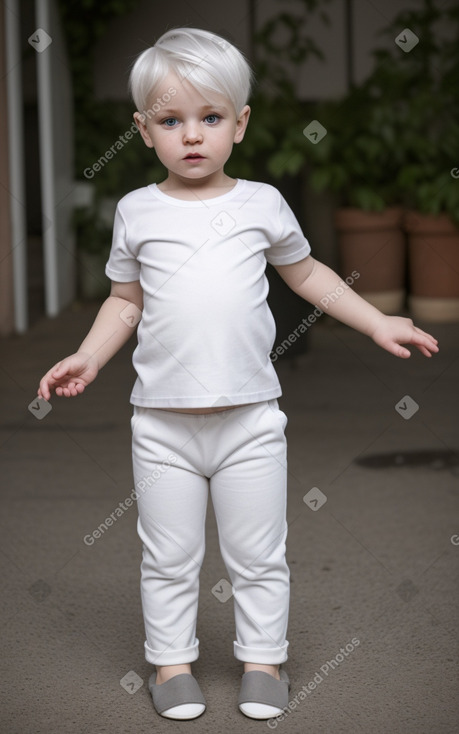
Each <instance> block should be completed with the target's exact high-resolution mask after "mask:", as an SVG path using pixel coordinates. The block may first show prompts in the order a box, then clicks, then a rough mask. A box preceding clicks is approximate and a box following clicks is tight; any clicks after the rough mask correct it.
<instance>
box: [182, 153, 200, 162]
mask: <svg viewBox="0 0 459 734" xmlns="http://www.w3.org/2000/svg"><path fill="white" fill-rule="evenodd" d="M183 160H184V161H202V160H204V156H202V155H201V154H200V153H188V155H186V156H185V158H184V159H183Z"/></svg>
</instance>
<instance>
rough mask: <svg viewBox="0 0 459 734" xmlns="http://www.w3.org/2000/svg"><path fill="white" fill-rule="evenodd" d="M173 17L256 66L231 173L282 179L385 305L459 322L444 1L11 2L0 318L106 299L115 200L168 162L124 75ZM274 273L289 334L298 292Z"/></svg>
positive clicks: (450, 59) (450, 71)
mask: <svg viewBox="0 0 459 734" xmlns="http://www.w3.org/2000/svg"><path fill="white" fill-rule="evenodd" d="M180 25H188V26H196V27H202V28H205V29H208V30H211V31H213V32H215V33H218V34H220V35H222V36H223V37H224V38H226V39H228V40H230V41H232V42H234V43H235V44H237V46H238V47H239V48H240V49H241V50H242V51H243V52H244V53H245V54H246V56H247V58H248V59H249V60H250V63H251V64H252V66H253V68H254V71H255V74H256V79H257V83H256V87H255V90H254V94H253V97H252V100H251V106H252V110H253V112H252V117H251V121H250V125H249V129H248V133H247V135H246V138H245V140H244V142H243V144H242V145H240V146H236V147H235V149H234V153H233V156H232V158H231V160H230V162H229V163H228V165H227V172H228V173H229V175H232V176H238V177H240V178H249V179H255V180H261V181H268V182H270V183H273V184H274V185H276V186H278V188H280V190H281V191H282V193H283V194H284V195H285V196H286V197H287V199H288V201H289V203H290V205H291V206H292V208H293V209H294V211H295V213H296V215H297V217H298V219H299V220H300V222H301V224H302V226H303V228H304V231H305V233H306V236H307V237H308V238H309V239H310V241H311V244H312V248H313V254H315V255H316V257H318V259H321V260H323V261H324V262H326V263H327V264H329V265H330V266H332V267H334V268H335V269H338V270H339V272H340V274H341V275H342V277H343V278H345V277H347V276H349V275H350V273H352V271H353V270H357V271H358V273H359V276H360V277H359V278H358V280H355V282H354V286H353V287H354V288H355V289H356V290H357V291H359V292H360V293H361V294H362V295H363V296H364V297H365V298H368V300H370V301H372V302H373V303H375V305H377V306H378V307H379V308H381V309H382V310H383V311H385V312H386V313H403V312H408V313H411V315H412V316H413V317H414V318H418V319H419V318H420V319H426V320H429V321H457V320H459V239H458V232H459V230H458V228H457V223H458V222H459V132H458V122H457V121H458V120H459V109H458V108H459V101H458V99H459V98H458V94H457V89H458V88H459V7H458V5H457V2H454V1H453V0H436V1H433V0H412V1H411V2H403V3H400V2H399V1H398V0H372V2H369V1H368V0H282V1H281V0H264V1H263V2H257V1H256V0H233V2H231V3H215V2H210V0H193V2H189V1H188V0H177V1H176V2H174V3H172V4H168V3H160V2H152V1H151V0H106V1H105V2H98V1H97V0H82V1H81V2H71V1H69V0H35V2H34V1H33V0H6V1H4V2H3V3H2V13H1V18H0V39H1V41H2V43H1V47H2V49H3V51H2V55H1V61H0V63H1V65H2V68H1V74H0V76H1V84H0V111H1V118H0V119H1V129H0V133H1V134H0V180H1V182H2V189H1V194H0V196H1V202H0V203H1V211H2V217H1V237H0V248H1V251H0V258H1V262H2V271H1V281H0V294H1V295H0V299H1V301H0V306H1V316H0V333H1V334H3V335H7V334H12V333H23V332H25V331H26V330H27V329H28V328H30V325H31V324H33V323H34V322H36V321H37V320H39V319H40V318H42V317H53V316H56V315H57V314H58V313H59V312H60V311H61V310H62V309H63V308H64V307H66V306H68V305H69V304H71V303H73V302H75V300H77V301H79V302H85V301H91V300H92V301H97V300H101V299H103V298H104V297H105V296H106V295H107V292H108V288H109V283H108V281H107V279H106V277H105V275H104V265H105V262H106V260H107V257H108V251H109V248H110V243H111V228H112V222H113V214H114V209H115V205H116V202H117V200H118V199H119V198H121V196H123V195H124V194H125V193H126V192H128V191H130V190H132V189H134V188H137V187H140V186H143V185H145V184H146V183H150V182H152V181H160V180H162V178H163V177H164V171H163V170H162V167H161V165H160V164H159V163H158V161H157V160H156V158H155V155H154V153H153V152H151V151H149V150H147V149H146V148H145V147H144V145H143V143H142V141H141V139H140V136H139V135H137V134H136V133H135V128H133V127H132V114H133V112H134V106H133V104H132V102H131V101H130V99H129V97H128V92H127V81H128V75H129V71H130V68H131V66H132V64H133V62H134V60H135V58H136V56H137V55H138V54H139V53H140V52H142V51H143V50H144V49H145V48H147V47H148V46H150V45H152V44H153V43H154V42H155V40H156V39H157V38H158V37H159V36H160V35H161V34H162V33H163V32H164V31H165V30H167V29H168V28H171V27H174V26H180ZM132 130H134V132H132ZM125 133H127V138H126V137H123V136H124V134H125ZM268 276H269V279H270V283H271V292H270V301H271V306H272V309H273V311H274V315H275V318H276V321H277V324H278V333H280V334H281V335H282V334H283V335H284V336H285V334H286V333H288V331H289V330H290V329H291V325H292V324H297V323H298V315H299V310H301V309H302V312H304V304H302V306H301V307H300V305H299V303H298V300H297V298H296V296H295V295H294V294H292V293H291V292H290V291H288V289H287V288H285V287H284V285H283V282H279V279H278V278H277V274H276V273H275V271H274V270H273V269H272V268H270V267H268ZM305 342H306V338H305V339H303V340H302V342H301V343H298V344H295V345H294V347H293V350H292V353H295V352H297V351H301V350H302V349H303V348H304V343H305Z"/></svg>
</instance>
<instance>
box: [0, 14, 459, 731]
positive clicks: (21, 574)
mask: <svg viewBox="0 0 459 734" xmlns="http://www.w3.org/2000/svg"><path fill="white" fill-rule="evenodd" d="M182 25H188V26H190V27H191V26H197V27H201V28H205V29H208V30H210V31H212V32H214V33H216V34H220V35H222V36H223V37H224V38H226V39H228V40H229V41H233V42H234V43H236V44H237V45H238V46H239V48H240V49H241V50H242V51H243V52H244V53H245V54H246V55H247V58H248V59H249V60H250V63H251V64H252V66H253V69H254V71H255V74H256V80H257V81H256V86H255V89H254V93H253V96H252V99H251V102H250V104H251V106H252V115H251V119H250V123H249V127H248V131H247V134H246V137H245V139H244V141H243V143H242V144H241V145H239V146H235V148H234V152H233V155H232V157H231V159H230V161H229V162H228V164H227V167H226V170H227V173H228V174H229V175H231V176H234V177H240V178H248V179H254V180H258V181H266V182H269V183H272V184H274V185H275V186H277V187H278V188H279V189H280V190H281V192H282V193H283V195H284V196H285V197H286V199H287V200H288V202H289V204H290V205H291V207H292V208H293V210H294V211H295V213H296V215H297V217H298V219H299V221H300V223H301V225H302V227H303V229H304V232H305V234H306V236H307V237H308V239H309V240H310V242H311V246H312V253H313V255H315V256H316V257H317V258H318V259H319V260H322V261H323V262H325V263H327V264H329V265H331V266H332V267H333V268H335V269H336V270H337V271H338V272H339V273H340V275H341V276H342V277H343V278H348V279H349V278H351V279H352V280H353V287H354V288H355V289H356V290H358V291H359V292H360V293H361V295H362V296H363V297H364V298H366V299H368V300H369V301H370V302H373V303H375V304H376V305H377V306H378V307H379V308H380V309H382V310H383V311H384V312H386V313H392V314H401V315H408V316H411V317H412V318H413V319H414V320H415V322H416V323H417V324H418V325H419V326H421V327H422V328H424V329H425V330H427V331H429V332H430V333H432V334H433V335H434V336H435V337H437V338H438V339H439V342H440V352H439V353H438V354H437V355H435V356H434V357H433V358H432V359H430V360H429V359H426V358H425V357H423V356H422V355H421V354H419V352H417V351H416V350H412V351H413V354H412V356H411V358H410V359H407V360H400V359H396V358H395V357H393V356H392V355H390V354H388V353H387V352H385V351H383V350H381V349H379V348H378V347H377V346H376V345H375V344H374V343H373V342H372V341H371V340H370V339H368V338H367V337H366V336H364V335H362V334H360V333H358V332H356V331H353V330H352V329H350V328H348V327H346V326H344V325H342V324H340V323H339V322H337V321H334V320H333V319H330V318H329V317H328V316H326V315H325V314H324V315H323V316H320V317H318V316H317V312H316V314H315V315H313V317H312V320H311V321H306V319H305V317H307V316H309V315H310V314H311V311H312V310H313V307H312V306H310V305H309V304H307V303H306V302H304V301H301V299H298V298H297V297H296V296H295V294H293V292H292V291H290V290H289V289H288V288H287V287H286V286H285V284H284V283H283V281H281V280H280V278H279V277H278V276H277V273H276V271H275V270H274V269H273V268H271V267H270V266H268V268H267V276H268V278H269V282H270V292H269V302H270V305H271V308H272V311H273V314H274V317H275V320H276V324H277V342H276V344H275V347H274V348H275V350H276V352H275V359H273V361H275V369H276V371H277V373H278V375H279V380H280V383H281V385H282V396H281V398H280V407H281V409H282V410H284V411H285V413H286V415H287V416H288V425H287V429H286V434H287V441H288V446H289V464H288V518H287V519H288V525H289V534H288V542H287V559H288V563H289V567H290V569H291V580H292V586H291V591H292V593H291V613H290V621H289V641H290V647H289V659H288V662H287V670H288V674H289V676H290V679H291V681H292V690H291V695H292V696H295V695H296V694H297V692H298V691H301V690H302V688H304V686H307V685H308V684H309V683H310V682H311V681H314V680H315V681H317V680H318V678H317V674H318V672H319V671H322V672H323V670H324V668H325V670H327V671H328V669H329V668H331V667H333V666H330V665H329V662H328V661H334V660H336V659H338V657H337V656H338V651H339V650H340V649H344V648H346V645H349V642H350V641H351V640H354V639H357V640H358V641H359V644H358V645H355V643H353V644H352V645H351V647H355V650H353V652H352V653H351V654H350V655H349V656H348V657H346V659H345V660H343V661H342V663H340V664H339V667H337V668H336V665H335V668H334V669H330V674H329V675H328V674H327V675H324V676H322V677H323V680H322V681H321V682H320V686H318V690H314V691H313V692H312V691H311V693H310V695H309V694H308V697H307V700H305V701H299V702H298V705H297V706H296V709H295V710H292V712H291V714H289V715H288V717H287V718H286V720H284V721H283V722H282V723H280V726H283V727H284V729H285V732H288V734H290V733H291V734H303V732H305V731H308V732H312V733H313V734H322V733H323V734H355V733H356V732H362V734H387V733H388V732H394V733H395V734H399V733H400V734H414V733H416V734H432V732H435V734H451V732H456V731H458V730H459V711H458V697H457V690H458V687H457V683H458V681H457V659H456V658H457V656H455V655H454V654H453V652H452V651H453V650H454V649H457V629H458V625H457V609H458V588H459V587H458V573H457V568H458V566H457V563H458V553H459V550H458V549H459V526H458V520H457V518H458V488H459V484H458V477H459V453H458V449H457V447H458V443H459V440H458V439H459V435H458V419H457V416H458V414H459V391H458V387H457V386H458V365H459V338H458V334H459V329H458V324H459V229H458V222H459V126H458V121H459V94H458V90H459V4H458V2H457V0H410V1H408V0H407V1H406V2H400V0H258V1H256V0H231V2H215V1H213V2H211V1H210V0H174V2H170V3H168V2H163V1H159V0H105V1H102V2H100V1H99V0H78V1H76V0H75V1H74V0H35V1H34V0H3V2H1V7H0V184H1V185H0V335H1V339H0V354H1V358H0V373H1V375H2V383H1V386H0V399H1V405H2V420H1V421H0V494H1V506H2V515H1V518H0V538H1V543H0V572H1V578H2V596H1V605H0V617H1V626H2V630H3V631H4V634H3V636H2V637H3V639H2V654H1V655H0V675H1V679H2V682H3V684H4V689H5V690H4V691H3V693H4V695H3V699H2V706H1V709H0V732H1V734H3V732H8V734H24V732H32V731H33V732H34V734H42V733H43V734H54V733H55V732H56V734H61V733H62V732H65V733H67V732H68V733H69V734H82V733H83V732H84V733H85V734H86V733H88V734H89V732H91V734H92V732H106V731H107V732H111V734H118V733H119V734H126V732H130V731H135V732H136V733H137V734H150V732H151V731H153V730H154V731H155V732H157V734H161V733H162V732H165V733H166V732H167V733H169V732H171V731H172V729H171V726H174V729H173V730H174V732H175V731H178V730H179V729H180V726H181V725H180V723H177V724H176V725H175V723H174V724H171V722H170V721H167V720H165V719H161V717H159V716H157V715H156V714H155V712H154V710H153V708H152V702H151V697H150V694H149V692H148V686H147V682H148V677H149V675H150V673H151V666H150V665H149V664H148V663H147V662H146V661H145V660H144V650H143V644H144V628H143V620H142V614H141V604H140V595H139V575H140V571H139V565H140V558H141V544H140V543H139V539H138V536H137V533H136V522H137V512H136V509H135V508H132V509H129V510H126V511H123V513H122V517H118V516H117V515H115V517H117V520H116V522H115V523H113V522H112V521H111V519H110V518H113V516H114V511H115V509H119V506H120V505H121V503H122V502H124V500H125V499H126V498H127V497H129V495H130V493H131V491H132V488H133V479H132V470H131V454H130V442H131V431H130V423H129V421H130V417H131V414H132V405H130V403H129V396H130V392H131V389H132V385H133V382H134V379H135V374H134V370H133V368H132V363H131V359H132V349H133V341H132V340H131V342H128V343H127V344H126V346H125V347H123V349H121V350H120V352H119V353H118V354H117V355H116V356H115V357H114V358H113V359H112V360H111V361H110V363H109V364H108V365H106V367H104V370H103V371H102V374H101V375H100V376H99V379H98V380H97V384H94V386H93V385H91V387H90V388H89V389H88V390H85V392H84V394H83V395H81V396H79V397H78V399H77V400H66V399H64V398H62V399H60V398H56V399H55V398H54V396H53V398H52V400H51V401H50V402H48V403H46V401H38V400H37V398H36V391H37V388H38V384H39V380H40V378H41V376H42V375H43V374H44V373H45V372H46V371H47V370H48V369H49V368H50V367H51V366H52V365H53V364H55V362H56V361H57V360H59V359H61V358H62V357H63V356H64V355H67V354H71V353H72V352H74V351H75V350H76V349H77V347H78V345H79V344H80V343H81V341H82V340H83V338H84V336H85V335H86V333H87V331H88V330H89V328H90V326H91V324H92V322H93V320H94V317H95V315H96V313H97V310H98V308H99V307H100V304H101V302H102V300H103V299H104V298H105V296H106V295H107V293H108V289H109V281H108V279H107V278H106V277H105V274H104V267H105V263H106V260H107V257H108V252H109V248H110V244H111V236H112V224H113V215H114V210H115V205H116V202H117V201H118V200H119V199H120V198H121V197H122V196H123V195H124V194H125V193H126V192H128V191H130V190H132V189H134V188H136V187H141V186H144V185H146V184H147V183H151V182H159V181H161V180H162V179H163V178H164V176H165V172H164V170H162V167H161V166H160V165H159V164H158V162H157V160H156V158H155V154H154V152H152V151H151V150H149V149H147V148H146V147H145V146H144V144H143V142H142V140H141V139H140V136H139V135H138V133H137V132H136V128H135V127H133V119H132V115H133V112H134V106H133V104H132V102H131V101H130V99H129V98H128V93H127V81H128V76H129V71H130V68H131V66H132V64H133V62H134V60H135V58H136V57H137V55H138V54H139V53H140V52H142V51H143V50H144V49H145V48H147V47H149V46H151V45H152V44H153V43H154V42H155V40H156V39H157V38H159V36H160V35H162V33H164V31H166V30H167V29H169V28H172V27H174V26H182ZM353 273H357V274H358V277H356V276H355V275H353ZM348 282H349V280H348ZM305 322H306V323H307V324H308V327H307V328H306V329H300V328H299V327H300V326H302V325H303V324H304V323H305ZM311 493H312V494H311ZM311 497H312V498H316V499H313V500H311ZM317 497H319V498H320V502H321V504H320V506H318V503H317ZM314 503H315V504H314ZM104 518H107V519H106V520H104ZM100 528H102V530H100ZM88 538H89V542H88ZM206 540H207V547H208V551H207V553H206V558H205V562H204V564H203V566H202V569H201V574H200V601H199V619H198V628H197V636H198V638H199V639H200V643H201V644H200V650H201V655H200V658H199V659H198V660H197V661H196V663H194V664H193V671H194V673H195V674H196V676H197V678H198V679H199V681H200V685H202V688H203V692H204V694H205V695H206V697H207V699H208V702H209V708H208V711H206V714H205V716H203V717H202V720H201V719H199V723H198V724H197V726H198V730H199V732H201V731H202V732H212V733H213V732H226V731H231V732H233V731H236V730H238V729H239V728H240V727H242V726H243V730H244V732H247V733H251V732H252V731H253V732H255V731H256V732H259V731H260V723H259V722H256V721H252V722H251V721H249V720H246V719H245V717H244V719H243V718H242V716H243V715H242V714H241V713H240V712H239V710H238V708H237V704H236V696H237V691H238V687H239V680H240V674H241V665H240V663H239V661H237V660H235V659H234V658H233V654H232V653H233V639H234V617H233V602H232V601H231V602H229V603H228V604H226V603H222V602H221V600H219V599H217V596H216V595H215V594H214V593H213V589H215V587H216V586H217V587H218V585H219V584H220V583H221V582H222V580H223V579H225V580H226V579H227V570H226V569H225V567H224V564H223V561H222V558H221V555H220V553H219V551H218V548H219V545H218V543H219V541H218V532H217V527H216V522H215V517H214V514H213V512H212V511H211V503H210V502H209V512H208V514H207V517H206ZM346 649H349V648H346ZM341 657H342V655H341ZM126 680H128V681H131V682H132V680H135V681H136V686H137V687H136V689H135V690H132V688H129V685H126ZM133 694H135V695H133ZM191 725H192V724H188V726H191ZM273 728H274V727H273ZM283 731H284V730H283Z"/></svg>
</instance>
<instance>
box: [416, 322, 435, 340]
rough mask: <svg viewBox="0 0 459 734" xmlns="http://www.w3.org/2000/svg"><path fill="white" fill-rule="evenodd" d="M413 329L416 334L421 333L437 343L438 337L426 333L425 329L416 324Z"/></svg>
mask: <svg viewBox="0 0 459 734" xmlns="http://www.w3.org/2000/svg"><path fill="white" fill-rule="evenodd" d="M414 330H415V331H417V332H418V334H422V335H423V336H426V337H427V338H428V339H431V340H432V341H434V342H435V344H438V339H435V337H434V336H432V334H428V333H427V331H423V330H422V329H420V328H419V327H418V326H415V327H414Z"/></svg>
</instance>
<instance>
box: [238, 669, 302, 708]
mask: <svg viewBox="0 0 459 734" xmlns="http://www.w3.org/2000/svg"><path fill="white" fill-rule="evenodd" d="M279 675H280V680H277V679H276V678H274V676H272V675H270V674H269V673H264V672H263V671H262V670H250V671H249V672H248V673H244V675H243V676H242V683H241V688H240V691H239V697H238V701H237V702H238V705H240V704H244V703H261V704H265V705H266V706H275V707H276V708H279V709H284V708H285V707H286V706H288V692H289V690H290V680H289V677H288V675H287V673H286V672H285V670H283V669H282V668H279Z"/></svg>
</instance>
